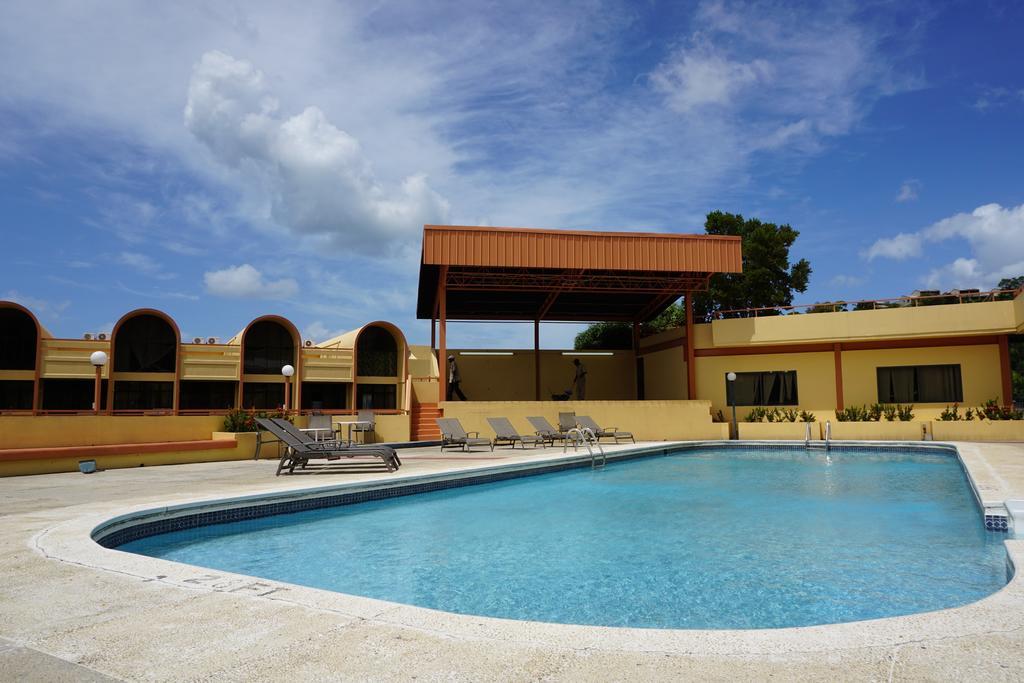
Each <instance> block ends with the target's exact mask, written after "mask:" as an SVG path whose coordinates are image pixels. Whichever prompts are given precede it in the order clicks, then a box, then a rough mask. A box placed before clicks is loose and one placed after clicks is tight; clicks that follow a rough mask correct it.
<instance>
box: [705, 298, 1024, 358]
mask: <svg viewBox="0 0 1024 683" xmlns="http://www.w3.org/2000/svg"><path fill="white" fill-rule="evenodd" d="M1014 306H1015V302H1013V301H992V302H986V303H973V304H951V305H945V306H913V307H905V308H890V309H883V310H875V311H849V312H845V313H810V314H801V315H784V316H780V315H777V316H767V317H758V318H730V319H727V320H715V321H714V322H712V323H711V328H712V335H713V338H714V342H713V343H714V345H715V346H722V347H727V346H747V345H750V344H786V343H793V342H820V341H855V340H869V339H909V338H920V337H940V336H956V335H964V334H997V333H1000V332H1007V331H1010V330H1013V329H1015V328H1016V327H1017V324H1018V323H1017V319H1016V317H1015V310H1014ZM698 348H701V347H700V346H699V345H698Z"/></svg>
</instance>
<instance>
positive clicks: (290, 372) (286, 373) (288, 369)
mask: <svg viewBox="0 0 1024 683" xmlns="http://www.w3.org/2000/svg"><path fill="white" fill-rule="evenodd" d="M281 374H282V375H284V376H285V377H291V376H292V375H294V374H295V368H293V367H292V366H290V365H286V366H284V367H283V368H281Z"/></svg>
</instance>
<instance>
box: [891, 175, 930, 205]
mask: <svg viewBox="0 0 1024 683" xmlns="http://www.w3.org/2000/svg"><path fill="white" fill-rule="evenodd" d="M922 187H924V184H923V183H922V182H921V181H920V180H917V179H916V178H910V179H909V180H904V181H903V184H902V185H900V192H899V194H898V195H896V201H898V202H914V201H917V198H918V196H919V195H920V193H921V188H922Z"/></svg>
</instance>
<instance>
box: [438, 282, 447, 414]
mask: <svg viewBox="0 0 1024 683" xmlns="http://www.w3.org/2000/svg"><path fill="white" fill-rule="evenodd" d="M437 302H438V303H437V310H438V332H437V337H438V350H437V351H438V353H437V366H438V367H437V369H438V375H440V377H438V382H437V402H438V403H440V402H441V401H444V400H445V399H446V398H447V396H448V338H447V332H448V267H447V266H441V273H440V275H439V276H438V283H437Z"/></svg>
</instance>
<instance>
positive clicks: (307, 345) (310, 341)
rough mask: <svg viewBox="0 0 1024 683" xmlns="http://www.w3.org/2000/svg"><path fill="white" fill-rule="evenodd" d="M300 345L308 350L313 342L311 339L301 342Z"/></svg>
mask: <svg viewBox="0 0 1024 683" xmlns="http://www.w3.org/2000/svg"><path fill="white" fill-rule="evenodd" d="M302 345H303V346H305V347H306V348H307V349H308V348H309V347H310V346H312V345H313V340H312V339H307V340H306V341H305V342H303V344H302Z"/></svg>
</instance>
